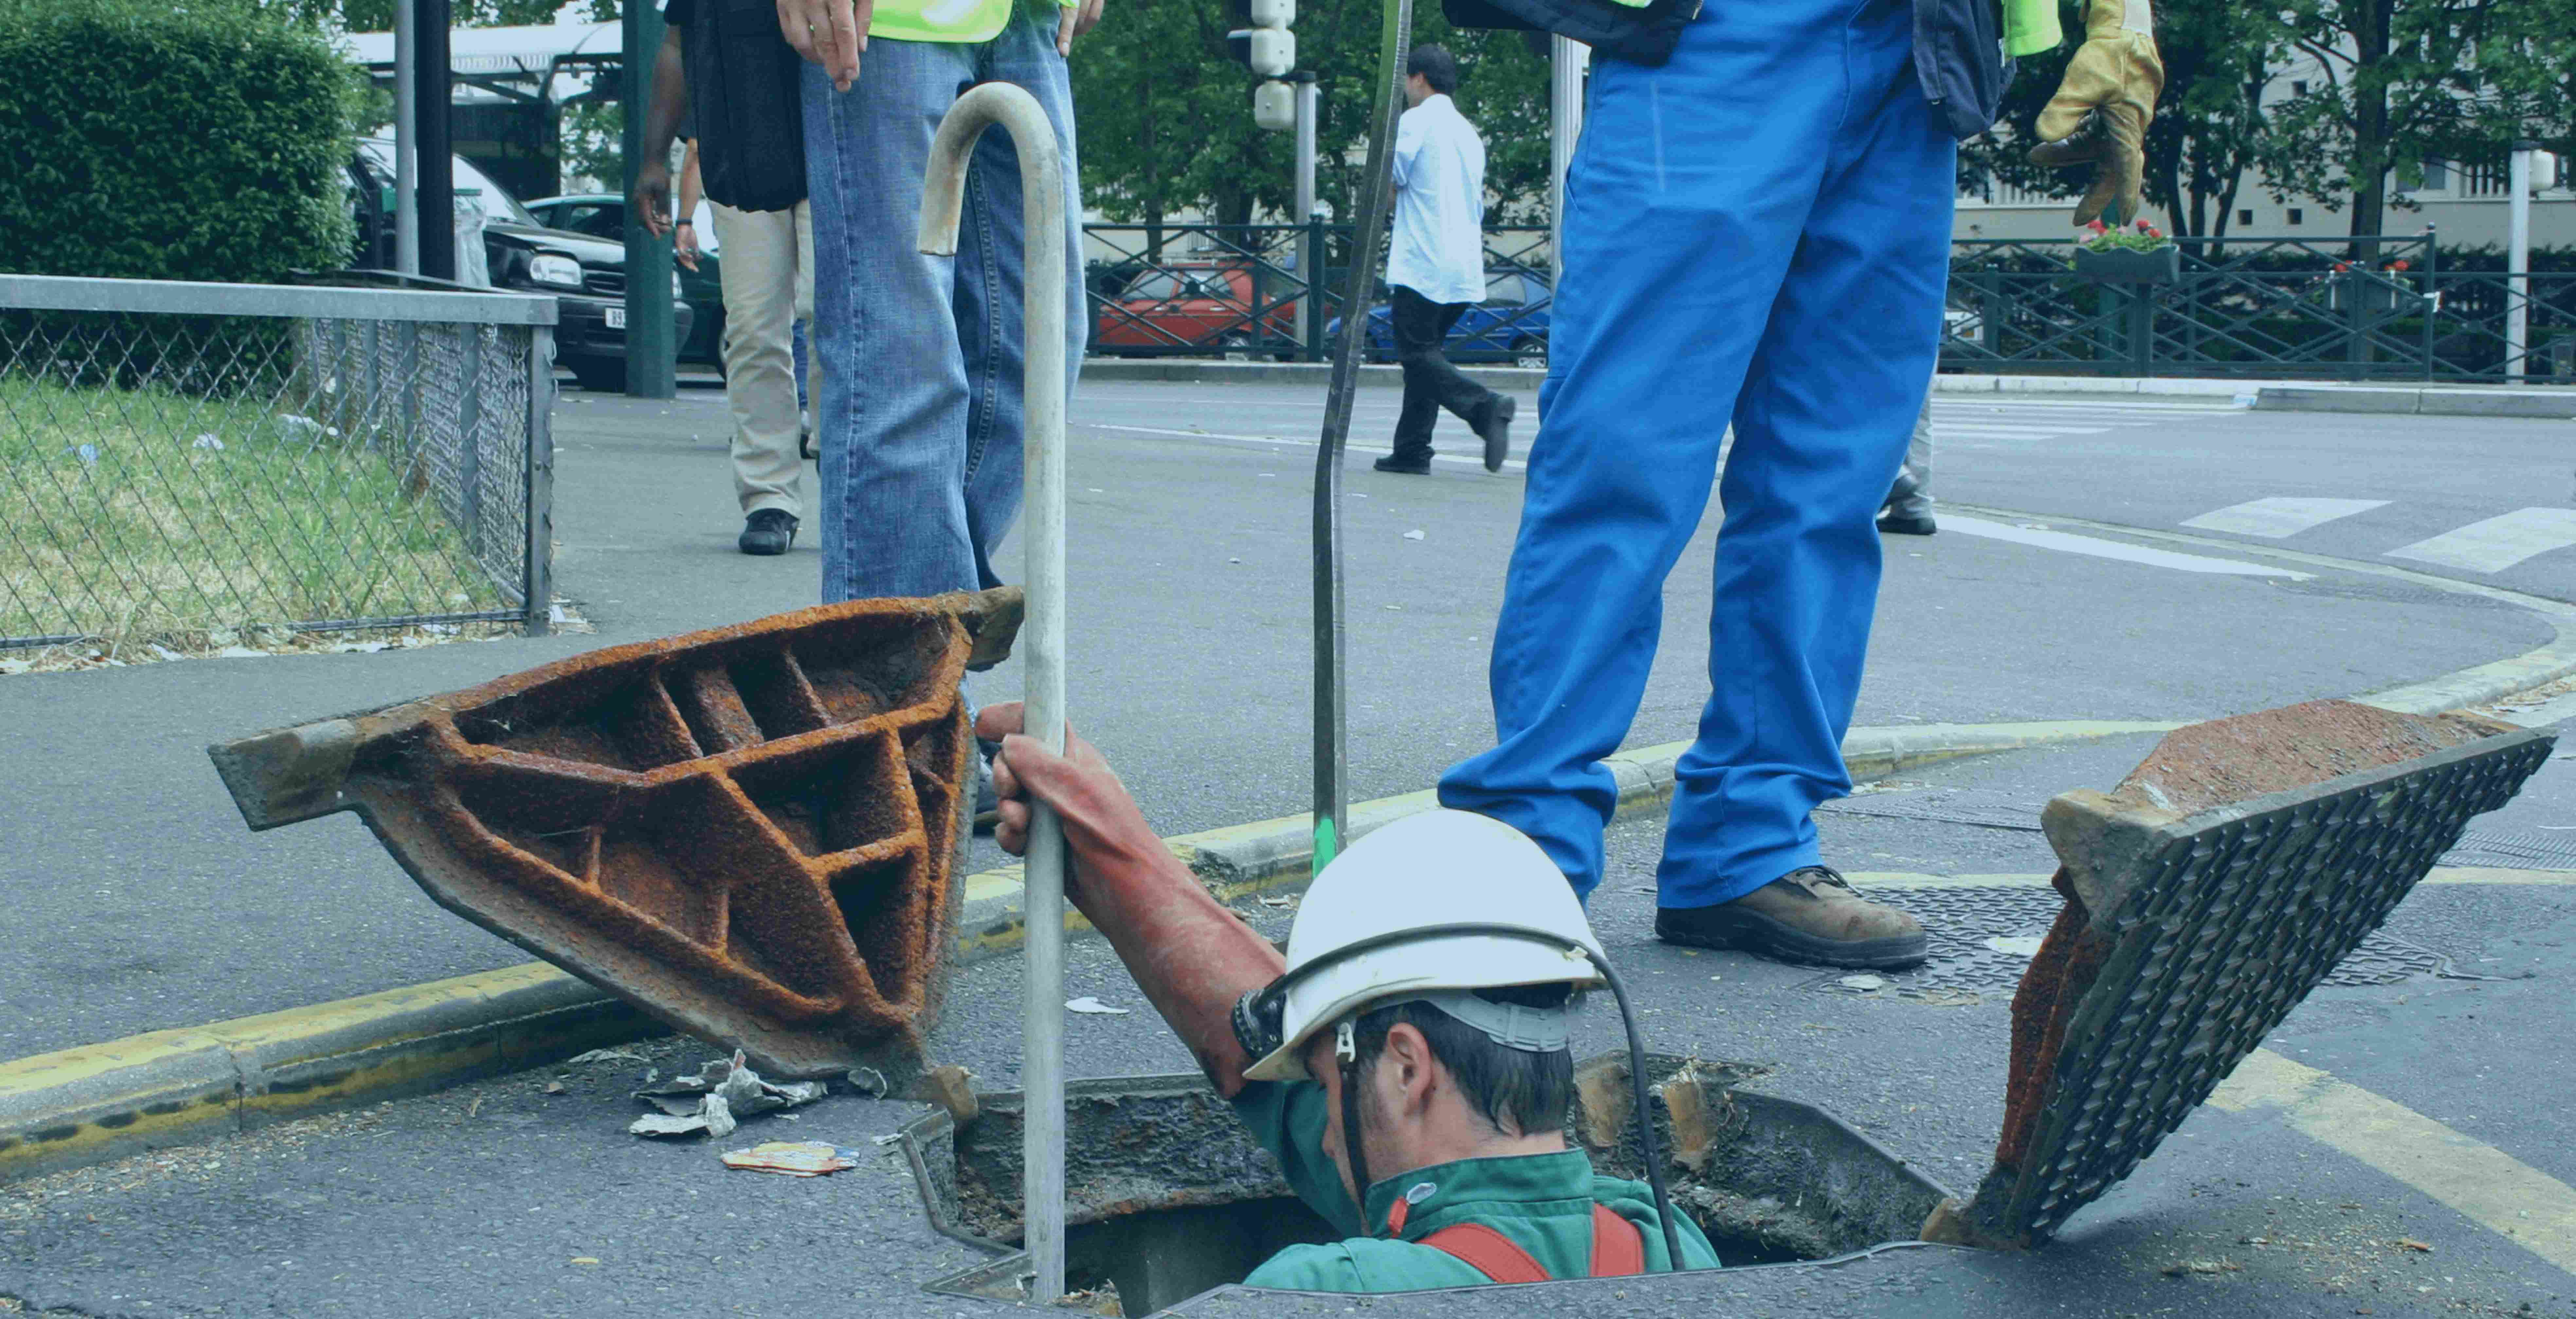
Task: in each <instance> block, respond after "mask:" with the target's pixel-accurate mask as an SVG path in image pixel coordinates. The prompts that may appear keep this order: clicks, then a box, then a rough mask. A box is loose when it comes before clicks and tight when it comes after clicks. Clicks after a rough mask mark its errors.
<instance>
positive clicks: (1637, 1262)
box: [1419, 1205, 1646, 1282]
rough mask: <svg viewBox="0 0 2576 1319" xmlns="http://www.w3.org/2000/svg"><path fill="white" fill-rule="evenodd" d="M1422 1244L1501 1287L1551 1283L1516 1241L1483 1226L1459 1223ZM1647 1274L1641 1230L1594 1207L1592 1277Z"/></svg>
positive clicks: (1600, 1207)
mask: <svg viewBox="0 0 2576 1319" xmlns="http://www.w3.org/2000/svg"><path fill="white" fill-rule="evenodd" d="M1419 1244H1422V1245H1425V1246H1429V1247H1431V1248H1432V1249H1434V1250H1437V1251H1441V1252H1443V1253H1446V1254H1449V1255H1452V1256H1455V1257H1457V1258H1458V1259H1459V1260H1461V1261H1463V1262H1465V1264H1466V1265H1467V1267H1469V1268H1471V1269H1474V1270H1475V1271H1477V1272H1478V1273H1481V1274H1484V1275H1485V1276H1486V1277H1488V1278H1491V1279H1493V1280H1494V1281H1496V1282H1547V1281H1549V1280H1550V1279H1549V1277H1548V1272H1547V1270H1546V1269H1544V1268H1542V1267H1540V1266H1539V1262H1538V1261H1537V1260H1535V1259H1532V1258H1530V1253H1529V1252H1528V1251H1526V1250H1523V1249H1521V1248H1520V1247H1519V1246H1517V1245H1515V1244H1513V1242H1512V1239H1511V1238H1509V1237H1507V1236H1504V1235H1503V1234H1502V1233H1500V1232H1497V1231H1495V1230H1494V1229H1492V1228H1490V1227H1487V1226H1485V1225H1484V1224H1482V1223H1457V1224H1452V1225H1451V1226H1448V1227H1444V1228H1442V1229H1440V1230H1439V1231H1437V1232H1434V1233H1432V1234H1431V1235H1429V1236H1427V1237H1424V1238H1423V1239H1422V1240H1421V1242H1420V1243H1419ZM1645 1271H1646V1239H1645V1237H1644V1236H1643V1235H1642V1234H1641V1233H1639V1232H1638V1231H1637V1225H1636V1224H1634V1223H1631V1222H1629V1221H1628V1220H1627V1219H1625V1218H1622V1217H1620V1216H1619V1215H1617V1214H1615V1213H1612V1212H1611V1211H1610V1207H1609V1206H1607V1205H1594V1206H1592V1276H1593V1277H1596V1278H1624V1277H1628V1276H1629V1275H1631V1274H1638V1273H1643V1272H1645Z"/></svg>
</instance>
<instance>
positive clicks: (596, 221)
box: [525, 192, 725, 372]
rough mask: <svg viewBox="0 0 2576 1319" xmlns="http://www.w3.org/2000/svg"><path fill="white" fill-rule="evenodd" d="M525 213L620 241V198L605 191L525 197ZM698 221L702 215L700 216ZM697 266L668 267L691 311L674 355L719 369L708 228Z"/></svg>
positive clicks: (718, 299) (720, 305)
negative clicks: (529, 199)
mask: <svg viewBox="0 0 2576 1319" xmlns="http://www.w3.org/2000/svg"><path fill="white" fill-rule="evenodd" d="M525 205H526V206H527V208H528V213H529V214H531V215H534V216H536V217H537V222H538V223H540V224H543V225H545V226H546V227H547V228H549V229H569V230H571V231H573V232H574V233H577V234H591V235H594V236H596V237H599V238H604V239H607V240H608V241H610V242H612V243H622V242H624V241H626V199H625V198H623V197H620V196H618V195H617V194H615V193H609V192H577V193H568V194H566V195H564V196H561V197H542V198H539V199H538V200H536V201H532V202H528V203H525ZM699 223H700V224H704V223H705V221H703V220H701V221H700V222H699ZM698 248H699V250H698V268H697V269H695V270H691V269H689V268H688V267H687V266H684V265H681V264H680V263H679V262H677V261H673V262H672V263H671V268H672V269H673V270H674V271H676V272H678V274H679V276H680V301H682V302H685V303H687V304H689V310H690V312H691V313H692V316H691V317H690V325H689V337H688V338H686V339H684V340H682V341H681V342H680V360H681V361H683V362H709V363H713V364H714V366H715V368H716V370H718V371H719V372H721V371H722V370H724V352H723V345H724V328H725V309H724V263H723V261H722V260H721V259H720V258H719V257H718V256H717V254H716V236H715V231H714V230H713V229H711V228H710V229H707V230H705V231H704V232H701V233H700V234H699V235H698Z"/></svg>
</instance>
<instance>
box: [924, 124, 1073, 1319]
mask: <svg viewBox="0 0 2576 1319" xmlns="http://www.w3.org/2000/svg"><path fill="white" fill-rule="evenodd" d="M996 124H998V125H1000V126H1001V127H1002V129H1003V130H1004V131H1006V132H1008V133H1009V134H1010V135H1011V144H1012V146H1014V147H1015V148H1017V149H1018V152H1019V157H1020V194H1021V199H1022V202H1023V206H1024V210H1023V220H1022V224H1021V231H1022V232H1021V241H1022V242H1023V243H1025V244H1026V248H1025V250H1024V252H1023V256H1024V258H1025V259H1024V260H1023V262H1022V265H1021V269H1022V270H1023V272H1024V282H1023V285H1022V289H1021V292H1022V297H1021V299H1020V304H1021V310H1020V321H1021V328H1022V329H1023V330H1024V331H1025V333H1026V336H1027V339H1026V346H1025V351H1024V353H1023V355H1022V357H1021V363H1022V372H1023V374H1022V380H1021V394H1022V400H1021V402H1022V408H1023V411H1022V414H1021V415H1022V416H1023V418H1024V419H1025V427H1024V429H1023V432H1022V436H1021V454H1022V459H1023V461H1024V463H1025V465H1026V472H1027V476H1026V478H1025V482H1024V485H1025V492H1024V494H1025V503H1024V505H1023V507H1024V508H1025V510H1026V513H1027V517H1028V523H1027V525H1026V526H1025V527H1024V528H1023V529H1022V533H1021V534H1022V535H1023V536H1024V537H1025V539H1024V540H1023V541H1022V544H1024V545H1025V546H1026V547H1027V550H1028V567H1027V576H1028V584H1027V591H1028V620H1027V622H1026V624H1025V625H1024V626H1023V627H1022V629H1021V632H1020V636H1021V651H1020V653H1021V655H1022V656H1023V657H1024V658H1025V660H1026V663H1027V679H1026V682H1027V687H1026V693H1027V712H1028V715H1027V721H1026V725H1025V726H1026V727H1027V729H1028V734H1029V736H1031V737H1034V738H1037V739H1038V740H1039V741H1040V742H1042V743H1044V744H1045V745H1046V747H1047V748H1048V749H1049V750H1052V751H1055V752H1058V753H1061V752H1062V751H1063V750H1064V728H1065V690H1064V678H1065V662H1064V630H1065V629H1064V382H1065V374H1066V367H1067V365H1068V364H1067V363H1066V361H1065V360H1064V358H1065V351H1064V316H1065V297H1064V274H1065V265H1064V262H1065V251H1064V218H1065V217H1064V165H1063V162H1062V159H1061V158H1060V157H1059V156H1058V155H1057V144H1056V135H1055V125H1054V124H1053V123H1051V122H1049V121H1048V119H1047V117H1046V110H1045V109H1044V108H1043V107H1041V106H1040V105H1039V104H1038V101H1037V98H1036V97H1034V96H1031V95H1029V94H1028V92H1027V91H1025V90H1023V89H1021V88H1018V87H1014V86H1012V85H1011V84H1009V83H1003V82H988V83H984V84H982V85H980V86H977V87H973V88H970V89H968V90H967V92H966V94H965V95H963V96H960V97H958V98H957V103H956V104H955V105H952V106H950V107H949V108H948V114H947V117H945V118H943V119H941V120H940V121H939V133H938V135H937V136H936V137H934V138H932V139H931V143H930V168H929V172H928V173H927V174H926V175H925V176H924V177H923V179H922V190H921V235H920V245H921V250H922V251H924V252H926V253H929V254H931V255H933V256H955V255H956V254H957V225H958V220H959V218H960V215H961V213H962V212H963V211H964V209H965V205H966V170H967V167H968V165H969V163H970V162H971V161H972V160H973V159H974V154H975V144H976V142H977V141H979V140H981V139H982V138H983V136H984V130H985V129H987V128H991V127H993V126H994V125H996ZM1027 860H1028V867H1027V872H1026V875H1027V877H1026V881H1025V882H1026V884H1027V890H1026V892H1027V897H1026V905H1025V906H1024V907H1023V909H1022V910H1023V920H1024V921H1025V923H1026V928H1027V930H1028V935H1027V942H1026V944H1025V945H1024V947H1025V950H1026V951H1025V954H1024V961H1023V967H1024V971H1025V980H1026V983H1027V990H1028V1002H1027V1008H1026V1015H1025V1018H1024V1020H1023V1022H1022V1031H1023V1034H1022V1037H1021V1039H1022V1056H1021V1062H1020V1083H1021V1089H1022V1090H1023V1092H1024V1093H1025V1094H1026V1095H1027V1099H1026V1113H1027V1117H1026V1120H1025V1123H1024V1126H1023V1130H1022V1135H1023V1149H1022V1160H1023V1167H1024V1169H1025V1172H1026V1177H1027V1183H1026V1186H1025V1188H1024V1199H1023V1200H1022V1204H1023V1205H1024V1206H1025V1213H1024V1219H1025V1221H1026V1223H1027V1225H1028V1226H1027V1231H1026V1235H1025V1240H1026V1242H1027V1247H1028V1253H1029V1264H1030V1269H1031V1272H1032V1273H1034V1274H1035V1275H1036V1276H1035V1281H1034V1286H1033V1287H1032V1289H1031V1290H1032V1291H1033V1292H1034V1295H1033V1297H1032V1298H1031V1299H1034V1300H1036V1301H1038V1302H1039V1303H1041V1304H1044V1303H1046V1302H1050V1301H1053V1300H1054V1299H1055V1298H1056V1297H1058V1296H1060V1295H1062V1294H1063V1293H1064V872H1065V852H1064V829H1063V827H1062V825H1061V824H1059V823H1058V821H1057V820H1056V818H1055V812H1054V811H1052V810H1049V809H1047V808H1046V807H1045V806H1043V805H1041V806H1039V807H1038V808H1037V809H1036V812H1035V818H1034V819H1032V820H1031V821H1030V822H1029V847H1028V858H1027Z"/></svg>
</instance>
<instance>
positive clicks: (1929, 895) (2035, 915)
mask: <svg viewBox="0 0 2576 1319" xmlns="http://www.w3.org/2000/svg"><path fill="white" fill-rule="evenodd" d="M1866 896H1868V897H1869V898H1870V899H1871V900H1872V901H1876V902H1884V903H1887V904H1888V905H1890V906H1892V907H1897V908H1901V909H1903V910H1904V911H1907V912H1909V913H1911V914H1912V915H1913V916H1914V917H1915V919H1917V920H1920V921H1922V922H1923V928H1924V932H1925V934H1926V935H1927V936H1928V937H1929V940H1930V942H1931V946H1932V956H1931V959H1930V960H1929V961H1926V962H1925V963H1923V965H1921V966H1918V967H1914V968H1912V969H1910V970H1904V971H1873V972H1870V973H1869V976H1870V977H1874V978H1875V979H1876V980H1878V981H1879V982H1880V983H1879V984H1876V985H1872V984H1870V983H1868V980H1867V978H1863V977H1856V976H1854V975H1852V974H1851V973H1850V972H1847V971H1835V972H1833V973H1831V974H1828V975H1822V976H1818V977H1816V978H1815V979H1814V980H1811V981H1808V982H1807V988H1809V989H1820V990H1824V991H1826V992H1828V993H1838V994H1861V995H1866V994H1878V995H1882V996H1885V997H1890V998H1901V999H1909V1000H1913V1001H1917V1002H1924V1003H1939V1004H1953V1003H1964V1002H1968V1001H1972V1000H1974V999H1979V998H1986V997H1991V996H1993V995H1995V994H1997V993H2001V992H2004V991H2007V990H2010V989H2011V988H2012V987H2013V986H2015V985H2018V984H2020V983H2021V978H2022V973H2023V972H2026V971H2028V970H2029V969H2030V958H2031V952H2032V951H2033V949H2034V948H2035V946H2036V945H2037V944H2038V942H2039V940H2040V937H2041V936H2042V935H2045V934H2046V933H2048V927H2049V925H2050V923H2051V922H2054V921H2055V920H2056V919H2057V913H2058V911H2059V910H2060V909H2061V908H2063V907H2065V905H2066V900H2065V899H2064V898H2061V897H2059V896H2057V891H2056V890H2055V889H2052V888H2049V887H2047V886H2045V885H2042V884H1994V883H1978V882H1975V881H1970V882H1966V883H1959V884H1871V885H1870V886H1869V887H1868V890H1867V894H1866ZM1992 941H2002V942H2004V943H2005V944H2006V945H2007V946H2005V947H2000V948H1999V947H1996V946H1995V943H1994V942H1992ZM2015 945H2018V946H2015ZM2452 970H2453V967H2452V964H2451V959H2450V958H2448V957H2445V956H2443V955H2442V954H2441V953H2438V952H2435V951H2434V950H2432V949H2430V948H2427V947H2425V946H2423V945H2422V944H2419V943H2415V942H2412V941H2410V940H2406V939H2400V938H2398V937H2397V936H2396V935H2393V934H2389V933H2387V932H2386V931H2384V930H2383V931H2376V932H2373V933H2372V934H2371V936H2370V937H2369V938H2366V939H2364V940H2362V941H2361V945H2360V946H2359V947H2357V948H2355V949H2353V950H2352V951H2351V952H2350V953H2349V954H2346V955H2345V957H2344V959H2343V960H2342V961H2341V962H2338V963H2336V964H2335V968H2334V970H2332V971H2330V972H2328V973H2327V974H2326V978H2325V980H2324V982H2323V983H2325V984H2328V985H2335V986H2341V987H2344V988H2365V987H2368V986H2372V985H2394V984H2399V983H2402V982H2404V981H2406V980H2410V979H2413V978H2414V977H2416V976H2425V975H2431V976H2438V975H2448V974H2451V973H2452ZM1852 980H1860V981H1861V983H1859V984H1846V983H1845V982H1846V981H1852Z"/></svg>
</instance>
